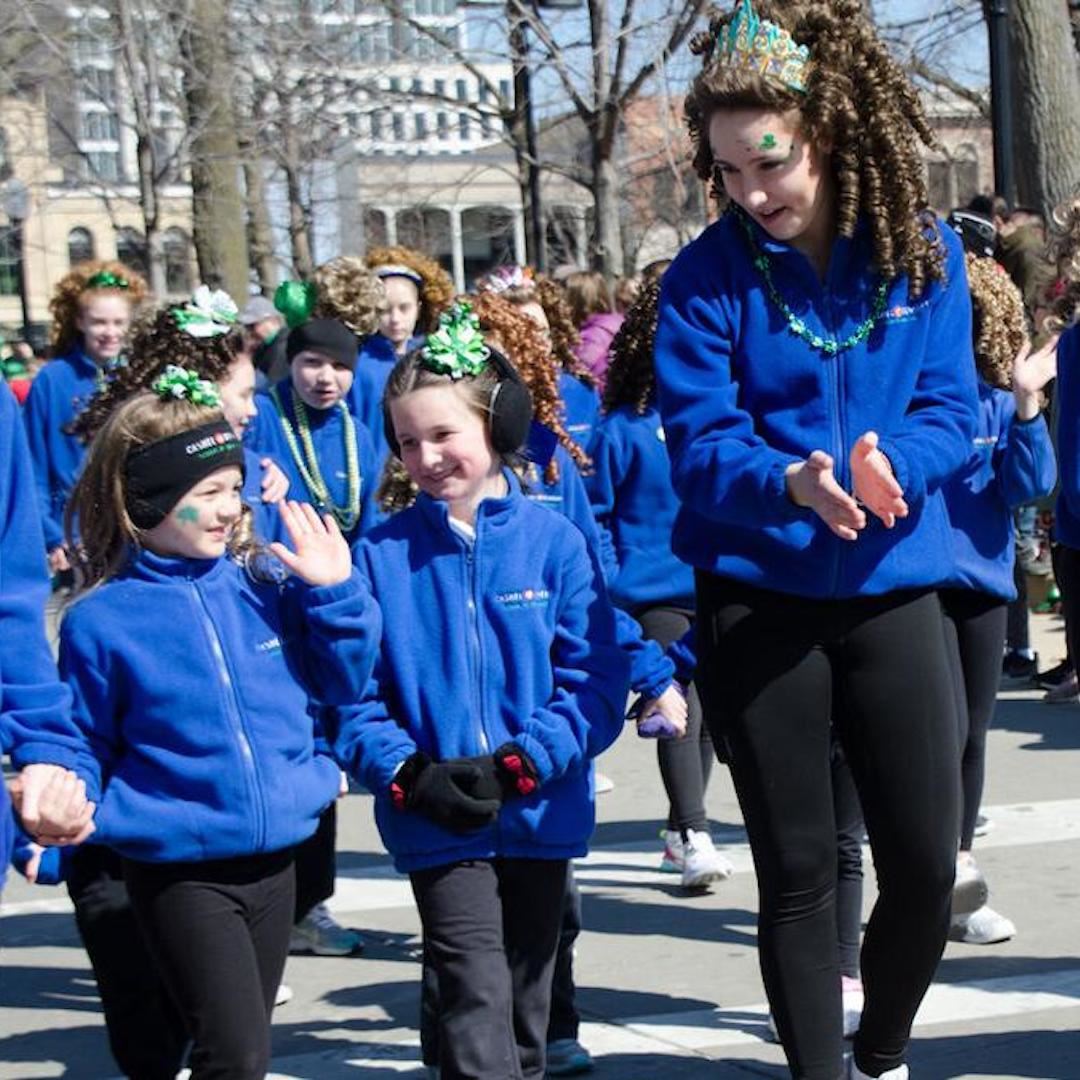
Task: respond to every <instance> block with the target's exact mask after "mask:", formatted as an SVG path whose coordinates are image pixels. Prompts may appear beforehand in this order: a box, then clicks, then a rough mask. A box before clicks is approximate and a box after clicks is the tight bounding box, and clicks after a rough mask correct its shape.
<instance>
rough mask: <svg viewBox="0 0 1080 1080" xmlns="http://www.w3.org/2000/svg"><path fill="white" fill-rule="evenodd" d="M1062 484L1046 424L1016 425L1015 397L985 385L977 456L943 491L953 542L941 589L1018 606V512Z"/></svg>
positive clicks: (982, 386) (974, 452) (1037, 420)
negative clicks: (1015, 565) (1057, 483)
mask: <svg viewBox="0 0 1080 1080" xmlns="http://www.w3.org/2000/svg"><path fill="white" fill-rule="evenodd" d="M1056 480H1057V462H1056V461H1055V460H1054V447H1053V444H1052V443H1051V441H1050V432H1049V431H1048V430H1047V427H1046V421H1045V420H1044V419H1043V418H1042V416H1036V417H1035V419H1034V420H1029V421H1026V422H1025V421H1021V420H1017V419H1016V401H1015V399H1014V397H1013V395H1012V394H1011V393H1009V392H1008V391H1006V390H997V389H994V388H993V387H990V386H987V385H986V383H984V382H980V383H979V420H978V428H977V430H976V435H975V445H974V447H973V450H972V454H971V457H970V458H969V459H968V462H967V464H966V465H965V466H964V468H963V469H962V470H961V471H960V472H959V473H957V474H956V475H955V476H954V477H953V478H952V479H951V480H949V481H948V482H947V483H946V484H945V485H944V487H943V488H942V494H943V496H944V499H945V508H946V510H947V511H948V514H949V521H950V523H951V524H952V537H953V564H952V569H951V571H950V573H949V576H948V577H947V578H946V579H945V580H944V581H943V582H942V584H943V585H946V586H948V587H950V588H960V589H977V590H979V591H980V592H986V593H991V594H992V595H994V596H1000V597H1001V598H1002V599H1003V600H1014V599H1016V586H1015V584H1014V583H1013V560H1014V558H1015V544H1014V541H1013V519H1012V510H1013V509H1014V508H1015V507H1017V506H1021V505H1023V504H1024V503H1027V502H1032V501H1034V500H1035V499H1041V498H1042V497H1043V496H1044V495H1047V494H1049V493H1050V492H1051V491H1052V490H1053V487H1054V483H1055V481H1056Z"/></svg>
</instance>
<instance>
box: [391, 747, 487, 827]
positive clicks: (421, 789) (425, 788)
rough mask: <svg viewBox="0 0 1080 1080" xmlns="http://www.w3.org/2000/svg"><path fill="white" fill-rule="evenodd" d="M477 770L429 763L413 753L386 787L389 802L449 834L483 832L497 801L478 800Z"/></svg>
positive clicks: (466, 765)
mask: <svg viewBox="0 0 1080 1080" xmlns="http://www.w3.org/2000/svg"><path fill="white" fill-rule="evenodd" d="M480 780H481V775H480V770H479V769H478V768H477V767H476V766H475V765H473V764H471V763H470V762H468V761H463V760H460V759H459V760H457V761H432V760H431V758H429V757H428V756H427V754H422V753H419V752H418V753H415V754H413V755H412V757H410V758H408V759H407V760H406V761H405V763H404V764H403V765H402V766H401V768H400V769H399V770H398V773H397V775H396V776H395V777H394V779H393V781H392V782H391V784H390V798H391V800H392V801H393V803H394V806H396V807H397V808H398V809H399V810H415V811H416V812H417V813H418V814H423V815H424V816H425V817H426V818H428V819H430V820H431V821H434V822H435V824H436V825H441V826H443V828H446V829H449V830H450V831H451V832H456V833H468V832H473V831H475V830H476V829H484V828H487V826H488V825H492V824H494V822H495V820H496V818H497V817H498V816H499V806H500V803H501V800H499V799H487V798H478V797H477V796H476V794H474V791H475V789H476V788H477V786H478V785H479V784H480Z"/></svg>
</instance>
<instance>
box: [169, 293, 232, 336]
mask: <svg viewBox="0 0 1080 1080" xmlns="http://www.w3.org/2000/svg"><path fill="white" fill-rule="evenodd" d="M172 313H173V318H174V319H175V320H176V325H177V326H179V327H180V329H181V330H183V331H184V332H185V333H187V334H190V335H191V336H192V337H195V338H208V337H218V336H219V335H220V334H227V333H228V332H229V331H230V330H231V329H232V328H233V327H234V326H235V325H236V320H237V317H238V315H239V312H238V311H237V307H236V304H234V303H233V299H232V297H231V296H230V295H229V294H228V293H227V292H223V291H222V290H221V289H214V290H213V292H211V291H210V286H209V285H200V286H199V287H198V288H197V289H196V290H195V292H194V294H193V295H192V297H191V299H190V300H189V301H188V302H187V303H186V304H184V306H183V307H175V308H173V309H172Z"/></svg>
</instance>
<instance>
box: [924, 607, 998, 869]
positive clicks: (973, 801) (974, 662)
mask: <svg viewBox="0 0 1080 1080" xmlns="http://www.w3.org/2000/svg"><path fill="white" fill-rule="evenodd" d="M939 595H940V596H941V609H942V611H943V612H944V614H945V645H946V647H947V648H948V650H949V666H950V667H951V669H952V675H953V692H954V694H955V696H956V714H957V719H958V721H959V725H960V726H959V746H960V785H961V789H962V790H961V795H962V807H961V812H960V850H961V851H970V850H971V844H972V841H973V840H974V838H975V821H976V819H977V818H978V816H979V803H980V802H981V801H982V793H983V782H984V780H985V778H986V732H987V730H988V729H989V727H990V721H991V719H993V716H994V706H995V705H996V704H997V691H998V685H999V684H1000V682H1001V653H1002V649H1003V647H1004V644H1005V624H1006V621H1007V620H1008V605H1007V604H1006V602H1005V601H1004V600H1002V599H1001V598H1000V597H998V596H991V595H990V594H989V593H984V592H976V591H975V590H974V589H943V590H942V591H941V593H940V594H939Z"/></svg>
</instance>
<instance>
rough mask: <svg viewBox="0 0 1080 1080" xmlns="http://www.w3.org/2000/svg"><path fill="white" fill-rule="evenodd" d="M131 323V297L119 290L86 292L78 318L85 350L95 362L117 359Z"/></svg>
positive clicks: (77, 323) (100, 362)
mask: <svg viewBox="0 0 1080 1080" xmlns="http://www.w3.org/2000/svg"><path fill="white" fill-rule="evenodd" d="M130 323H131V301H129V300H128V299H127V297H125V296H121V295H120V294H119V293H117V292H113V291H108V292H90V293H86V294H85V295H84V297H83V299H82V300H81V301H80V304H79V315H78V318H77V319H76V320H75V325H76V327H78V330H79V333H80V334H82V339H83V350H84V352H85V353H86V355H87V356H89V357H90V359H91V360H93V361H94V363H95V364H104V363H106V362H107V361H109V360H115V359H116V358H117V357H118V356H119V355H120V350H121V349H122V348H123V346H124V338H125V337H126V335H127V332H128V326H129V324H130Z"/></svg>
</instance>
